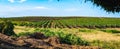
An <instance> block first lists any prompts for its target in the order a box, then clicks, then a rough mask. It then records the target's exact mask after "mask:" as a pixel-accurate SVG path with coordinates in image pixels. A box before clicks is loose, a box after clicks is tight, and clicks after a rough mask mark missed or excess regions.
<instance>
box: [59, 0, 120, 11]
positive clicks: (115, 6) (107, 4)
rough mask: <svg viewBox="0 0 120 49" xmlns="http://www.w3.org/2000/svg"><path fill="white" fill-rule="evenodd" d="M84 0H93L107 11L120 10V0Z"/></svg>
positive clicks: (92, 0)
mask: <svg viewBox="0 0 120 49" xmlns="http://www.w3.org/2000/svg"><path fill="white" fill-rule="evenodd" d="M58 1H61V0H58ZM81 1H82V0H81ZM84 1H85V2H86V1H91V2H92V3H93V4H94V5H97V6H100V7H101V8H103V9H104V10H105V11H107V12H112V13H115V12H120V0H84Z"/></svg>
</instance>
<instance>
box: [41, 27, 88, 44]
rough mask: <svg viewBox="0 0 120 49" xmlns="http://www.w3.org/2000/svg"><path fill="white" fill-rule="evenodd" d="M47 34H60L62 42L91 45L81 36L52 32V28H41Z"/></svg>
mask: <svg viewBox="0 0 120 49" xmlns="http://www.w3.org/2000/svg"><path fill="white" fill-rule="evenodd" d="M41 32H44V34H45V35H46V36H58V37H59V38H60V39H61V42H62V43H67V44H71V45H89V43H88V42H87V41H85V40H83V39H81V38H80V37H77V36H75V35H73V34H65V33H63V32H52V31H50V30H47V29H46V30H41Z"/></svg>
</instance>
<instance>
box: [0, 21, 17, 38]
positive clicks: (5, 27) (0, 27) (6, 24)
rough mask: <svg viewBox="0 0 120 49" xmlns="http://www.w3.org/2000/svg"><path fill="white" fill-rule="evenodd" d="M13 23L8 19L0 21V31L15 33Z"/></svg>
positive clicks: (6, 33)
mask: <svg viewBox="0 0 120 49" xmlns="http://www.w3.org/2000/svg"><path fill="white" fill-rule="evenodd" d="M13 30H14V25H13V23H12V22H11V21H8V20H4V21H3V22H1V23H0V32H1V33H3V34H5V35H8V36H11V35H15V33H14V31H13Z"/></svg>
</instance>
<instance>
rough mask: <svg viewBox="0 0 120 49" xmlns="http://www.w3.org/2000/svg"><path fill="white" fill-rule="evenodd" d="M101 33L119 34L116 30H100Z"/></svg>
mask: <svg viewBox="0 0 120 49" xmlns="http://www.w3.org/2000/svg"><path fill="white" fill-rule="evenodd" d="M101 31H103V32H108V33H120V31H118V30H101Z"/></svg>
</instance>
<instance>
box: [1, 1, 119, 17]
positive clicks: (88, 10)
mask: <svg viewBox="0 0 120 49" xmlns="http://www.w3.org/2000/svg"><path fill="white" fill-rule="evenodd" d="M17 16H97V17H102V16H104V17H119V16H120V13H115V14H112V13H107V12H105V11H104V10H103V9H101V8H100V7H96V6H94V5H93V4H92V3H90V2H87V3H84V2H83V0H82V1H80V0H61V1H60V2H58V1H57V0H0V17H17Z"/></svg>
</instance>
